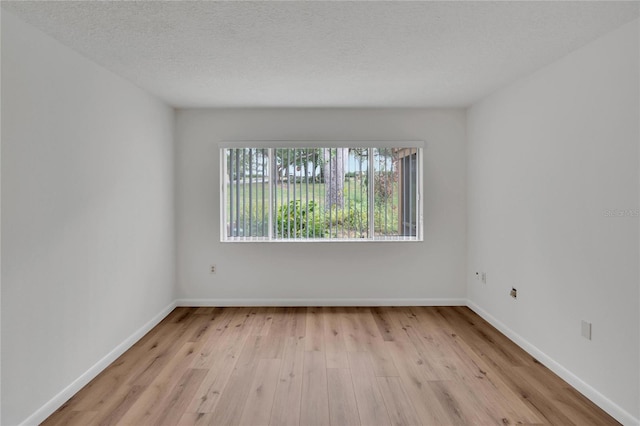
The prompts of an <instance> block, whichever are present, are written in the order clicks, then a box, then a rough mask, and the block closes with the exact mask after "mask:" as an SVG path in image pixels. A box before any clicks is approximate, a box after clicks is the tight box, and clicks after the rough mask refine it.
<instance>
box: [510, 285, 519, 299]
mask: <svg viewBox="0 0 640 426" xmlns="http://www.w3.org/2000/svg"><path fill="white" fill-rule="evenodd" d="M509 295H510V296H511V297H513V298H514V299H517V298H518V290H516V289H515V288H513V287H511V291H510V292H509Z"/></svg>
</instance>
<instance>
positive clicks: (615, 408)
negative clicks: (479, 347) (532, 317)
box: [467, 300, 640, 426]
mask: <svg viewBox="0 0 640 426" xmlns="http://www.w3.org/2000/svg"><path fill="white" fill-rule="evenodd" d="M467 306H468V307H469V309H471V310H472V311H474V312H475V313H476V314H478V315H480V316H481V317H482V318H484V319H485V320H486V321H487V322H488V323H489V324H491V325H492V326H494V327H495V328H496V329H498V330H499V331H500V332H502V333H503V334H504V335H505V336H507V337H508V338H509V339H510V340H511V341H513V342H514V343H515V344H517V345H518V346H520V347H521V348H522V349H524V350H525V351H526V352H527V353H529V355H531V356H533V357H535V358H536V359H537V360H538V361H540V362H541V363H542V364H544V365H545V366H546V367H547V368H549V370H551V371H553V372H554V373H555V374H557V375H558V376H560V378H562V379H563V380H564V381H566V382H567V383H569V384H570V385H571V386H573V387H574V388H576V389H577V390H578V391H579V392H580V393H582V394H583V395H584V396H586V397H587V398H589V399H590V400H591V401H592V402H593V403H594V404H596V405H597V406H599V407H600V408H602V409H603V410H604V411H606V412H607V413H609V415H611V416H612V417H613V418H615V419H616V420H617V421H619V422H620V423H622V424H623V425H628V426H631V425H640V419H637V418H635V417H634V416H633V415H632V414H631V413H629V412H627V411H626V410H625V409H623V408H622V407H620V406H619V405H617V404H616V403H614V402H613V401H611V400H610V399H609V398H607V397H606V396H604V395H603V394H601V393H600V392H598V391H597V390H596V389H595V388H593V387H592V386H590V385H589V384H587V383H586V382H584V381H583V380H582V379H580V378H579V377H578V376H576V375H575V374H573V373H572V372H571V371H570V370H568V369H567V368H565V367H564V366H563V365H561V364H559V363H558V362H556V361H555V360H554V359H553V358H551V357H550V356H548V355H547V354H545V353H544V352H543V351H541V350H540V349H538V348H537V347H536V346H534V345H532V344H531V343H530V342H528V341H527V340H526V339H524V338H523V337H522V336H520V335H519V334H518V333H516V332H515V331H513V330H511V329H510V328H509V327H507V326H506V325H505V324H504V323H502V322H501V321H499V320H498V319H496V318H495V317H494V316H493V315H491V314H489V313H488V312H487V311H485V310H484V309H482V308H481V307H480V306H478V305H477V304H476V303H474V302H472V301H471V300H468V301H467Z"/></svg>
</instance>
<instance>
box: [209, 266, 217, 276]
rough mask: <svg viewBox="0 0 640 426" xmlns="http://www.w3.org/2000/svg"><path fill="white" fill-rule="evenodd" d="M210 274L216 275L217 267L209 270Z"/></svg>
mask: <svg viewBox="0 0 640 426" xmlns="http://www.w3.org/2000/svg"><path fill="white" fill-rule="evenodd" d="M209 273H210V274H215V273H216V265H211V267H210V268H209Z"/></svg>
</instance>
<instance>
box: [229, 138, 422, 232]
mask: <svg viewBox="0 0 640 426" xmlns="http://www.w3.org/2000/svg"><path fill="white" fill-rule="evenodd" d="M425 147H426V144H425V142H424V141H415V140H411V141H401V140H394V141H386V140H381V141H352V140H340V141H323V140H313V141H310V140H262V141H253V140H250V141H247V140H238V141H223V142H220V143H219V144H218V155H219V160H220V169H219V171H220V173H219V178H220V190H219V195H220V205H219V213H220V242H222V243H247V242H255V243H300V242H302V243H345V242H360V243H367V242H423V241H424V212H423V210H424V202H423V196H424V170H423V169H424V166H423V165H424V161H423V155H424V154H423V153H424V149H425ZM243 148H246V149H268V150H269V152H270V154H271V153H272V150H276V149H287V148H288V149H297V148H300V149H305V148H330V149H332V148H367V149H371V150H373V149H376V148H405V149H416V153H415V155H416V164H417V176H416V188H415V191H416V206H415V215H416V235H415V236H379V237H376V234H375V224H374V203H370V206H369V211H368V222H369V226H368V229H369V232H368V234H369V235H370V236H369V237H366V238H275V232H274V229H273V225H274V217H273V216H274V214H275V212H274V211H273V185H272V182H271V176H273V175H272V173H273V170H272V162H271V161H267V170H268V176H269V185H268V192H269V197H268V200H269V211H268V216H269V219H268V222H269V225H268V229H269V235H268V236H267V237H251V236H248V237H245V236H243V237H240V236H237V237H229V236H227V212H226V210H227V181H226V177H227V176H228V168H227V161H226V156H225V155H224V153H225V150H226V149H243ZM373 157H374V156H373V155H369V156H368V165H367V178H368V179H369V178H371V177H372V176H371V175H369V173H370V172H369V171H370V170H375V167H374V158H373ZM269 158H271V157H269ZM371 181H373V179H371ZM367 190H368V191H369V196H370V197H371V199H374V194H373V192H374V188H373V185H370V187H368V188H367Z"/></svg>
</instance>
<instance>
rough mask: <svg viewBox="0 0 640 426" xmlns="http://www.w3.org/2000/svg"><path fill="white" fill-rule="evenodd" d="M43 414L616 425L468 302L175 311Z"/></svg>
mask: <svg viewBox="0 0 640 426" xmlns="http://www.w3.org/2000/svg"><path fill="white" fill-rule="evenodd" d="M43 424H44V425H47V426H51V425H78V426H91V425H135V426H144V425H159V426H172V425H181V426H191V425H250V426H259V425H272V426H289V425H301V426H311V425H336V426H347V425H363V426H383V425H407V426H409V425H515V424H525V425H562V426H565V425H567V426H568V425H576V426H583V425H617V424H618V423H617V422H616V421H615V420H614V419H613V418H612V417H611V416H609V415H608V414H607V413H605V412H604V411H603V410H601V409H600V408H599V407H597V406H596V405H595V404H593V403H592V402H591V401H589V400H588V399H587V398H586V397H584V396H583V395H582V394H580V393H579V392H578V391H576V390H575V389H573V388H572V387H571V386H569V385H568V384H567V383H566V382H564V381H563V380H562V379H560V378H559V377H558V376H556V375H555V374H553V373H552V372H551V371H550V370H549V369H547V368H546V367H544V366H543V365H542V364H540V363H539V362H538V361H537V360H536V359H534V358H533V357H532V356H531V355H529V354H527V353H526V352H524V351H523V350H522V349H521V348H519V347H518V346H517V345H516V344H514V343H513V342H511V341H510V340H509V339H508V338H507V337H506V336H504V335H503V334H502V333H500V332H499V331H498V330H496V329H495V328H493V327H492V326H491V325H489V324H488V323H487V322H486V321H484V320H483V319H482V318H480V317H479V316H478V315H476V314H475V313H474V312H472V311H471V310H470V309H468V308H466V307H374V308H364V307H359V308H341V307H337V308H336V307H332V308H327V307H309V308H275V307H264V308H260V307H256V308H248V307H244V308H213V307H206V308H205V307H202V308H177V309H175V310H174V311H173V312H171V313H170V314H169V315H168V316H167V317H166V318H165V319H164V320H163V321H162V322H161V323H160V324H159V325H158V326H156V327H155V328H154V329H153V330H151V331H150V332H149V333H147V335H145V336H144V337H143V338H142V339H141V340H140V341H139V342H138V343H136V344H135V345H134V346H133V347H131V348H130V349H129V350H128V351H127V352H126V353H124V354H123V355H122V356H121V357H119V358H118V359H117V360H116V361H115V362H113V363H112V364H111V365H110V366H109V367H108V368H107V369H105V371H103V372H102V373H101V374H100V375H98V376H97V377H96V378H95V379H94V380H92V381H91V382H90V383H89V384H88V385H87V386H85V387H84V388H83V389H82V390H80V391H79V392H78V393H77V394H76V395H74V396H73V397H72V398H71V399H70V400H69V401H67V402H66V403H65V404H64V405H63V406H62V407H60V408H59V409H58V410H57V411H56V412H55V413H53V414H52V415H51V416H50V417H49V418H48V419H47V420H45V422H44V423H43Z"/></svg>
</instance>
